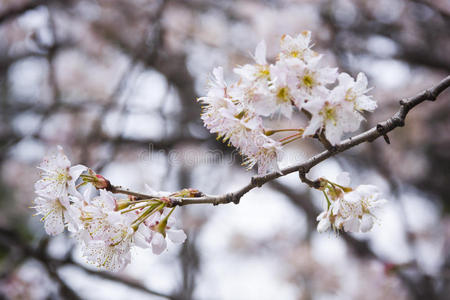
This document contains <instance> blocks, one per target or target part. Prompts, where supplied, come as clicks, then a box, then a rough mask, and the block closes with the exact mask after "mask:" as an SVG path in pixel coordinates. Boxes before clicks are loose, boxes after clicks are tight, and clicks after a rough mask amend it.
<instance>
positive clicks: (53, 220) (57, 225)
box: [44, 210, 64, 235]
mask: <svg viewBox="0 0 450 300" xmlns="http://www.w3.org/2000/svg"><path fill="white" fill-rule="evenodd" d="M44 227H45V231H46V232H47V233H48V234H49V235H57V234H60V233H61V232H63V231H64V223H63V212H62V210H56V211H54V212H51V213H50V214H49V215H48V216H47V217H46V218H45V224H44Z"/></svg>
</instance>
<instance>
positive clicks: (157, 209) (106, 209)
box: [34, 147, 186, 271]
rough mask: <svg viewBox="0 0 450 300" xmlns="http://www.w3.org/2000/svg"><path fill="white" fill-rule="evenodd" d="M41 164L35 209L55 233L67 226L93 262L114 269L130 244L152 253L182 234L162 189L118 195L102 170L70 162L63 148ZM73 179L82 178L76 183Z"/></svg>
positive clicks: (126, 260)
mask: <svg viewBox="0 0 450 300" xmlns="http://www.w3.org/2000/svg"><path fill="white" fill-rule="evenodd" d="M39 169H40V170H41V178H40V179H39V180H38V181H37V182H36V184H35V192H36V194H37V195H38V196H37V197H36V199H35V200H34V208H35V209H36V211H37V214H38V215H42V216H43V217H42V221H43V222H44V226H45V230H46V232H47V233H48V234H49V235H56V234H59V233H61V232H63V231H64V228H65V227H67V229H68V230H69V231H70V232H72V233H73V236H74V237H75V239H76V240H77V241H78V243H79V245H80V246H81V248H82V253H83V256H84V257H85V258H86V259H87V261H88V262H90V263H92V264H94V265H96V266H97V267H100V268H105V269H108V270H111V271H118V270H121V269H122V268H124V267H125V266H126V265H127V264H128V263H129V262H130V260H131V254H130V250H131V248H132V247H134V246H138V247H141V248H148V247H151V248H152V251H153V253H154V254H161V253H162V252H163V251H164V250H165V249H166V247H167V242H166V239H167V238H168V239H169V240H171V241H172V242H173V243H183V242H184V241H185V239H186V234H185V233H184V231H183V230H180V229H177V228H176V220H175V218H174V217H173V216H172V212H173V210H174V209H175V207H172V208H168V207H167V206H168V203H169V202H168V201H167V200H166V198H165V196H167V195H165V194H162V193H155V194H154V195H153V196H152V197H149V199H136V197H132V196H129V197H127V198H118V197H116V195H115V194H113V193H112V192H110V191H108V187H110V184H109V182H108V181H107V180H106V179H105V178H103V177H102V176H101V175H98V174H95V173H94V172H93V171H92V170H90V169H88V168H87V167H85V166H82V165H76V166H71V163H70V161H69V159H68V158H67V156H66V155H65V154H64V153H63V151H62V148H61V147H58V151H57V152H56V153H54V154H53V155H51V156H49V157H46V158H45V159H44V161H43V162H42V163H41V165H40V166H39ZM77 181H81V182H80V183H79V184H78V185H76V182H77ZM82 186H85V187H84V190H83V191H81V192H80V190H81V187H82ZM148 189H149V188H148ZM149 192H152V191H151V190H150V189H149Z"/></svg>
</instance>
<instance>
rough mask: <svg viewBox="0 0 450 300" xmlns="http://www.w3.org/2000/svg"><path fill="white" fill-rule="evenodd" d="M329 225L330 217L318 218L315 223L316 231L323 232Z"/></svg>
mask: <svg viewBox="0 0 450 300" xmlns="http://www.w3.org/2000/svg"><path fill="white" fill-rule="evenodd" d="M330 225H331V223H330V219H328V218H324V219H322V220H320V222H319V224H317V231H318V232H319V233H323V232H325V231H327V230H328V228H330Z"/></svg>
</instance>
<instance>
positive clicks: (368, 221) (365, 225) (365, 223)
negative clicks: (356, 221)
mask: <svg viewBox="0 0 450 300" xmlns="http://www.w3.org/2000/svg"><path fill="white" fill-rule="evenodd" d="M372 227H373V217H372V216H370V215H368V214H364V215H363V216H362V219H361V231H362V232H367V231H369V230H370V229H372Z"/></svg>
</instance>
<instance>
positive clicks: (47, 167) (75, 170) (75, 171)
mask: <svg viewBox="0 0 450 300" xmlns="http://www.w3.org/2000/svg"><path fill="white" fill-rule="evenodd" d="M38 168H39V169H40V170H41V174H40V177H41V178H40V179H39V180H38V181H37V182H36V184H35V190H36V193H38V194H51V195H55V196H62V195H65V194H68V193H71V194H73V195H75V194H77V193H78V192H77V191H76V189H75V181H76V180H77V179H78V177H79V176H80V175H81V173H83V172H84V171H86V170H87V167H86V166H83V165H76V166H71V163H70V161H69V159H68V158H67V156H66V155H65V154H64V152H63V149H62V147H61V146H58V151H57V152H56V153H54V154H53V155H51V156H50V157H46V158H44V161H43V162H42V163H41V164H40V165H39V167H38Z"/></svg>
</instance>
